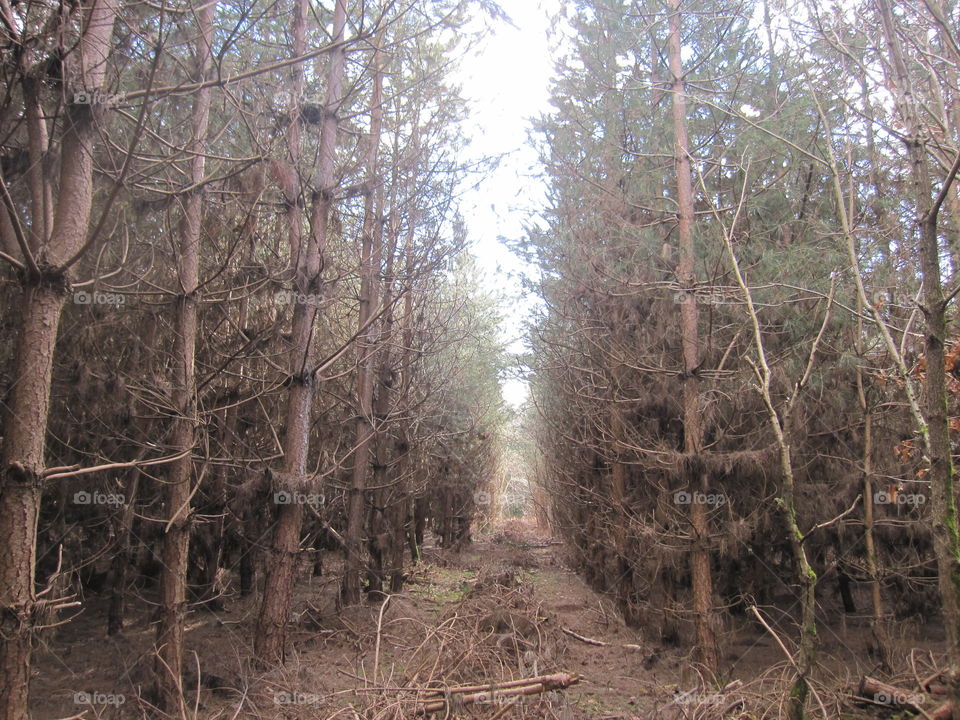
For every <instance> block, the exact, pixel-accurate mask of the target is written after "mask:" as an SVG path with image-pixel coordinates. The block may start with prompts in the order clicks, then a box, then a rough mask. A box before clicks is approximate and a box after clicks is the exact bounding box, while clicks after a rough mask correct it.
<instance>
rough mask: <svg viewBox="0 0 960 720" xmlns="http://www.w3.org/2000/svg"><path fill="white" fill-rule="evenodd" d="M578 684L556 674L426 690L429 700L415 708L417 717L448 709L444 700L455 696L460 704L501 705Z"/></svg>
mask: <svg viewBox="0 0 960 720" xmlns="http://www.w3.org/2000/svg"><path fill="white" fill-rule="evenodd" d="M578 682H580V676H579V675H575V674H572V673H555V674H553V675H541V676H540V677H534V678H525V679H522V680H511V681H510V682H503V683H488V684H486V685H461V686H459V687H452V688H443V689H432V690H429V691H428V695H430V696H431V697H427V698H424V699H422V700H419V701H418V702H421V703H423V705H422V706H421V707H419V708H417V714H418V715H428V714H430V713H435V712H441V711H443V710H446V709H447V708H448V705H447V698H448V697H451V696H453V695H457V696H458V697H457V703H458V704H459V705H464V706H465V705H482V704H487V703H490V704H493V703H497V704H499V703H501V702H503V698H510V697H521V696H524V695H540V694H542V693H545V692H549V691H551V690H563V689H565V688H568V687H570V686H571V685H576V684H577V683H578ZM433 696H442V697H433Z"/></svg>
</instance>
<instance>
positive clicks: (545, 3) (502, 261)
mask: <svg viewBox="0 0 960 720" xmlns="http://www.w3.org/2000/svg"><path fill="white" fill-rule="evenodd" d="M560 2H561V0H515V2H512V3H502V5H503V6H504V9H505V10H506V12H507V13H508V15H509V16H510V19H511V20H512V21H513V24H514V25H515V26H516V27H512V26H510V25H509V24H506V23H497V24H496V26H495V27H494V28H493V33H492V35H491V36H490V37H488V38H487V39H486V40H485V41H484V42H483V43H482V45H481V46H480V47H478V48H477V49H476V50H475V51H474V52H473V53H472V54H471V55H470V56H468V57H467V58H466V59H465V60H464V61H463V63H462V64H461V66H460V72H459V75H458V77H457V80H458V81H459V82H460V83H461V84H462V87H463V94H464V95H465V97H467V99H468V100H469V101H470V106H471V111H472V112H471V119H470V121H469V122H468V123H467V125H466V127H467V131H468V132H469V134H470V135H471V136H472V146H471V150H472V152H471V155H475V156H482V155H501V154H505V157H504V158H503V160H502V161H501V163H500V166H499V167H498V168H497V170H496V171H494V172H492V173H490V174H488V175H487V176H486V178H485V179H484V180H483V182H482V183H481V184H480V185H479V187H477V188H476V189H475V190H470V191H468V192H467V193H466V194H465V196H464V197H463V201H462V205H461V210H462V211H463V213H464V216H465V219H466V222H467V228H468V230H469V233H470V237H471V238H472V239H473V240H474V242H475V244H474V248H473V252H474V254H475V255H476V256H477V258H478V260H479V264H480V267H481V269H482V272H483V273H484V276H485V277H486V278H489V282H490V284H491V286H492V287H494V288H496V289H498V290H500V291H501V292H502V293H503V294H504V295H505V296H506V301H505V303H504V307H503V309H502V312H503V314H504V315H505V319H504V322H503V325H502V326H501V332H502V335H503V337H504V339H505V340H506V341H507V342H508V343H509V350H510V352H514V353H517V352H523V351H524V350H525V345H524V343H523V327H522V323H523V320H524V319H525V317H526V315H527V313H528V312H529V310H530V308H531V304H532V303H533V302H534V301H533V299H531V298H527V297H525V296H524V295H523V289H522V287H521V284H520V279H519V277H518V275H519V273H520V272H521V271H522V269H523V263H521V262H520V260H519V259H517V258H516V257H515V256H514V255H513V254H512V253H511V252H510V251H509V250H508V249H507V248H506V247H505V246H504V245H503V244H502V243H501V242H500V238H508V239H515V238H519V237H522V236H523V232H524V230H523V229H524V225H525V224H527V223H529V222H531V221H532V218H531V214H532V213H535V212H536V211H537V210H539V209H540V208H541V207H542V206H543V202H544V199H543V185H542V183H541V181H540V180H539V179H538V177H537V176H538V175H539V173H540V167H539V163H538V161H537V155H536V152H535V151H534V150H533V148H532V147H530V146H529V144H528V141H527V138H528V130H529V127H530V123H529V120H530V118H532V117H535V116H537V115H539V114H540V113H542V112H545V111H546V110H547V109H548V108H549V90H550V88H549V83H550V78H551V76H552V74H553V60H552V53H551V51H550V44H549V42H548V38H547V31H548V28H549V23H550V20H549V17H550V16H552V15H554V14H555V13H556V12H557V8H558V6H559V4H560ZM474 181H475V180H474ZM503 395H504V398H505V399H506V400H507V402H508V403H510V404H511V405H513V406H519V405H520V404H521V403H523V401H524V400H525V399H526V397H527V385H526V383H525V382H524V381H522V380H521V379H519V378H515V379H507V380H506V381H505V382H504V383H503Z"/></svg>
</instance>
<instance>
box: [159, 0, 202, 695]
mask: <svg viewBox="0 0 960 720" xmlns="http://www.w3.org/2000/svg"><path fill="white" fill-rule="evenodd" d="M215 12H216V2H209V3H207V4H206V5H203V6H202V7H201V8H200V9H199V10H198V11H197V13H196V17H197V35H196V39H195V46H194V53H195V57H196V63H197V65H196V68H195V70H194V73H195V77H194V81H195V82H202V81H203V80H205V79H206V78H207V75H208V73H209V71H210V67H211V64H212V58H213V47H212V45H213V17H214V13H215ZM210 94H211V89H210V88H209V87H206V88H201V89H200V90H198V91H197V92H196V94H195V95H194V97H193V108H192V110H191V121H190V124H191V136H190V145H189V146H188V151H189V153H190V154H191V155H192V158H191V161H190V187H191V189H190V191H189V194H187V196H186V197H185V198H184V200H183V220H182V222H181V226H180V262H179V267H178V269H177V270H178V273H177V274H178V277H177V281H178V284H179V288H178V291H179V297H178V298H177V303H176V307H177V325H176V333H175V337H174V343H173V357H174V362H173V368H174V370H173V387H174V391H173V407H174V411H175V412H176V416H175V418H174V421H173V423H174V426H173V438H172V445H173V449H174V451H175V452H178V453H179V452H183V453H185V455H184V456H183V457H182V458H180V459H178V460H176V461H175V462H174V463H173V464H172V465H171V467H170V475H169V477H168V478H167V484H166V487H165V489H164V506H165V508H166V512H167V517H166V526H165V528H164V535H163V545H162V549H161V555H160V557H161V561H162V570H161V573H160V618H159V622H158V623H157V663H156V671H155V677H156V692H157V705H158V707H159V708H160V709H161V710H164V711H166V712H168V713H177V714H180V713H182V711H183V710H184V706H183V687H182V682H183V626H184V618H185V617H186V610H187V551H188V548H189V544H190V517H191V510H190V497H191V495H192V486H193V483H192V478H193V447H194V444H195V442H196V430H197V397H196V395H197V388H196V384H197V383H196V368H195V360H196V350H197V310H198V298H197V288H198V287H199V284H200V235H201V227H202V224H203V199H204V196H203V192H202V191H201V190H198V189H196V188H198V187H202V186H203V179H204V175H205V172H206V156H205V152H206V148H207V126H208V124H209V121H210Z"/></svg>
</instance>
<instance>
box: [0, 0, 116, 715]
mask: <svg viewBox="0 0 960 720" xmlns="http://www.w3.org/2000/svg"><path fill="white" fill-rule="evenodd" d="M83 9H84V13H83V17H84V18H85V19H86V25H85V27H84V28H83V34H82V36H81V38H80V41H79V44H78V46H77V47H76V48H74V49H73V50H71V52H70V53H69V54H68V55H67V57H66V58H65V60H64V62H65V66H66V69H67V78H66V80H67V85H68V88H67V89H68V90H70V91H80V90H89V91H91V92H92V91H95V90H99V89H100V88H101V86H102V85H103V79H104V76H105V73H106V62H107V58H108V56H109V54H110V48H111V37H112V34H113V23H114V20H115V19H116V2H115V0H92V2H90V3H88V4H85V5H84V8H83ZM68 97H70V94H69V93H68ZM67 112H68V118H67V120H66V122H65V129H64V133H63V138H62V141H61V153H60V158H61V161H60V183H59V187H60V193H59V195H58V198H57V207H56V212H55V215H54V221H53V229H52V232H51V234H50V239H49V242H48V243H47V245H46V247H45V248H44V250H43V254H42V255H41V256H40V257H39V258H37V263H36V264H37V267H38V268H39V273H37V272H33V271H29V272H27V273H25V274H24V279H23V299H22V302H21V314H20V317H21V318H22V319H21V324H20V332H19V336H18V340H17V352H16V354H15V357H17V358H18V360H17V365H16V372H15V377H16V378H17V379H18V381H17V383H15V384H14V389H13V392H12V395H11V398H10V404H9V408H10V412H9V415H8V419H7V422H6V423H5V427H4V440H3V460H2V466H0V547H3V548H5V551H4V552H2V553H0V720H27V718H28V696H29V678H30V650H31V640H32V636H33V632H34V628H33V619H34V615H35V613H36V611H37V608H36V604H37V597H36V590H35V587H34V573H35V570H36V541H37V537H36V532H37V519H38V515H39V512H40V493H41V486H42V474H43V469H44V446H45V439H46V431H47V417H48V413H49V408H50V380H51V374H52V369H53V357H54V348H55V345H56V340H57V329H58V327H59V323H60V314H61V312H62V310H63V305H64V302H65V300H66V292H67V289H68V287H69V282H68V280H67V278H65V277H64V275H65V269H64V267H63V266H64V264H65V263H66V262H67V261H69V260H71V259H72V258H73V257H74V256H75V255H76V254H77V253H79V252H81V251H82V250H83V248H84V243H85V241H86V235H87V231H88V226H89V222H90V207H91V199H92V197H93V143H94V139H95V138H96V133H97V129H96V123H95V117H96V114H97V112H99V108H95V107H93V106H91V105H80V104H71V105H70V106H69V108H68V110H67ZM35 120H36V121H37V122H43V119H42V117H37V118H36V119H35ZM42 130H43V131H44V132H45V128H43V129H42ZM44 180H45V179H44ZM47 184H48V183H46V182H45V183H44V185H47ZM43 194H44V197H47V196H48V194H49V188H47V187H45V188H43ZM45 216H46V213H45V212H43V213H41V214H40V216H39V217H37V216H35V219H36V221H37V222H39V223H40V227H42V224H43V219H42V218H44V217H45ZM31 232H33V233H37V232H42V231H41V230H40V228H37V227H35V228H33V229H32V231H31ZM14 418H15V421H14V420H13V419H14Z"/></svg>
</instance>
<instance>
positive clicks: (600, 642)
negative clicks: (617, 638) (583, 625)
mask: <svg viewBox="0 0 960 720" xmlns="http://www.w3.org/2000/svg"><path fill="white" fill-rule="evenodd" d="M560 630H561V632H563V633H564V634H566V635H569V636H570V637H572V638H575V639H577V640H579V641H580V642H585V643H586V644H587V645H598V646H600V647H606V646H607V645H609V644H610V643H608V642H603V640H594V639H593V638H588V637H584V636H583V635H578V634H577V633H575V632H574V631H573V630H570V629H569V628H565V627H563V626H561V627H560Z"/></svg>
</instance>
